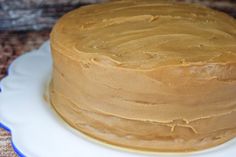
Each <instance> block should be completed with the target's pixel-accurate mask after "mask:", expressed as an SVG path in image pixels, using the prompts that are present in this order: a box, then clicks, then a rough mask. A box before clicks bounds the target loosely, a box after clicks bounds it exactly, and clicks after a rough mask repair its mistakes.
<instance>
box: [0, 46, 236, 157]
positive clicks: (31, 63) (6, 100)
mask: <svg viewBox="0 0 236 157" xmlns="http://www.w3.org/2000/svg"><path fill="white" fill-rule="evenodd" d="M35 51H36V52H31V53H27V54H25V55H22V56H21V57H19V58H17V59H16V60H15V61H14V62H13V63H12V64H11V66H10V68H9V73H8V76H7V77H6V78H4V79H3V80H2V81H1V89H2V92H1V93H0V122H1V125H2V126H5V128H8V129H9V130H10V131H11V133H12V143H13V145H14V148H15V150H16V151H17V153H18V154H19V155H20V156H29V157H30V156H32V157H78V156H82V157H90V156H91V157H93V156H99V157H144V156H155V157H161V156H165V157H167V156H187V157H213V156H214V157H232V156H235V154H236V139H234V140H231V141H229V142H227V143H225V144H223V145H221V146H218V147H215V148H213V149H209V150H207V151H201V152H197V153H186V154H185V153H182V154H181V153H177V154H174V153H173V154H163V153H162V154H161V153H160V154H154V153H153V154H152V153H144V152H142V153H140V152H134V151H127V150H123V149H117V148H115V147H111V146H109V145H105V144H101V143H100V142H98V141H96V140H91V139H90V138H88V137H86V136H85V135H83V134H81V133H80V132H78V131H76V130H74V129H72V128H71V127H69V126H68V125H67V124H66V123H65V122H63V121H62V120H61V119H60V118H59V117H58V116H57V115H56V113H55V112H54V111H53V109H52V108H51V107H50V104H49V103H47V101H46V100H45V97H44V94H45V91H47V85H48V82H49V80H50V75H51V69H52V61H51V55H50V49H49V42H46V43H45V44H44V45H43V46H42V47H41V48H40V49H38V50H35ZM89 139H90V140H89Z"/></svg>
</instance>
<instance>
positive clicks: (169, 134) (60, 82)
mask: <svg viewBox="0 0 236 157" xmlns="http://www.w3.org/2000/svg"><path fill="white" fill-rule="evenodd" d="M235 43H236V22H235V20H234V19H233V18H231V17H229V16H227V15H225V14H223V13H220V12H217V11H214V10H211V9H208V8H204V7H200V6H197V5H190V4H179V3H173V2H168V1H156V0H155V1H154V0H148V1H141V0H136V1H134V0H133V1H129V0H127V1H114V2H108V3H104V4H96V5H91V6H87V7H83V8H80V9H78V10H75V11H72V12H70V13H68V14H67V15H65V16H64V17H62V19H61V20H60V21H59V22H58V23H57V24H56V26H55V27H54V29H53V32H52V34H51V48H52V53H53V59H54V65H53V67H54V68H53V77H52V82H51V87H50V99H51V102H52V105H53V106H54V108H55V109H56V111H57V112H58V113H59V114H60V115H61V116H62V117H63V118H64V119H65V120H66V121H67V122H68V123H69V124H70V125H71V126H73V127H74V128H76V129H78V130H81V131H83V132H85V133H86V134H88V135H90V136H93V137H95V138H98V139H101V140H103V141H106V142H108V143H111V144H116V145H119V146H125V147H130V148H137V149H142V150H154V151H192V150H199V149H205V148H208V147H212V146H215V145H218V144H220V143H223V142H225V141H228V140H229V139H231V138H233V137H235V135H236V121H235V119H236V97H235V93H236V44H235Z"/></svg>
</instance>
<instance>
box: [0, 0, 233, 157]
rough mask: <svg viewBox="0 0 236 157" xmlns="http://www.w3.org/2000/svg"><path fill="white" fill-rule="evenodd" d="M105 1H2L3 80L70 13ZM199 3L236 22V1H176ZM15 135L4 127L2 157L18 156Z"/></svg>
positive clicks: (0, 145)
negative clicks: (235, 19) (14, 147)
mask: <svg viewBox="0 0 236 157" xmlns="http://www.w3.org/2000/svg"><path fill="white" fill-rule="evenodd" d="M103 1H104V0H0V80H1V78H3V77H4V76H5V75H6V69H7V67H8V66H9V64H10V63H11V62H12V60H14V59H15V58H16V57H18V56H19V55H21V54H23V53H26V52H28V51H31V50H33V49H35V48H38V47H39V46H40V45H41V44H42V43H43V42H45V41H46V40H48V39H49V33H50V31H51V28H52V26H53V25H54V24H55V22H56V21H57V19H58V18H60V17H61V16H62V15H64V14H65V13H66V12H68V11H70V10H73V9H75V8H79V7H81V6H84V5H89V4H92V3H101V2H103ZM175 1H181V2H186V3H198V4H201V5H204V6H208V7H211V8H213V9H216V10H220V11H223V12H225V13H227V14H229V15H231V16H233V17H234V18H236V0H175ZM10 139H11V135H10V133H9V132H7V131H6V130H4V129H3V128H1V127H0V157H15V156H17V155H16V154H15V153H14V151H13V148H12V146H11V141H10Z"/></svg>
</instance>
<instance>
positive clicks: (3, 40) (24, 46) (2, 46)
mask: <svg viewBox="0 0 236 157" xmlns="http://www.w3.org/2000/svg"><path fill="white" fill-rule="evenodd" d="M49 32H50V30H44V31H37V32H36V31H34V32H32V31H31V32H30V31H28V32H0V80H1V79H2V78H3V77H4V76H5V75H6V71H7V67H8V66H9V64H10V63H11V62H12V61H13V60H14V59H15V58H16V57H18V56H19V55H21V54H23V53H25V52H28V51H31V50H33V49H35V48H38V47H39V46H40V45H41V44H42V43H43V42H44V41H46V40H48V38H49ZM16 156H17V155H16V154H15V152H14V150H13V148H12V146H11V135H10V133H8V132H7V131H5V130H4V129H3V128H0V157H16Z"/></svg>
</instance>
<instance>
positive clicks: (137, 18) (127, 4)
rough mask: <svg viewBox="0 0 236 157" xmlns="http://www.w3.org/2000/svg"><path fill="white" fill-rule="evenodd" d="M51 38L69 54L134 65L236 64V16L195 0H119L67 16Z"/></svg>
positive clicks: (82, 9)
mask: <svg viewBox="0 0 236 157" xmlns="http://www.w3.org/2000/svg"><path fill="white" fill-rule="evenodd" d="M51 42H52V43H54V45H55V44H56V45H57V48H61V49H65V50H66V51H64V52H63V53H65V55H67V56H72V57H74V58H76V57H77V56H78V57H79V56H80V55H90V56H91V54H92V55H93V56H98V57H102V58H103V60H106V61H104V63H109V64H110V63H111V64H115V65H118V66H121V67H130V68H137V67H139V68H144V69H145V68H153V67H156V66H157V67H158V66H168V65H180V64H181V65H185V64H204V63H226V62H236V20H235V19H233V18H232V17H230V16H228V15H226V14H224V13H221V12H218V11H215V10H212V9H209V8H206V7H202V6H198V5H193V4H184V3H175V2H171V1H160V0H158V1H157V0H146V1H143V0H124V1H122V0H120V1H112V2H106V3H103V4H93V5H88V6H85V7H82V8H79V9H76V10H74V11H72V12H70V13H68V14H66V15H64V16H63V17H62V18H61V19H60V20H59V21H58V23H57V24H56V25H55V27H54V29H53V31H52V34H51Z"/></svg>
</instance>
